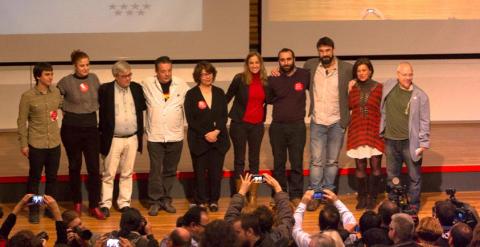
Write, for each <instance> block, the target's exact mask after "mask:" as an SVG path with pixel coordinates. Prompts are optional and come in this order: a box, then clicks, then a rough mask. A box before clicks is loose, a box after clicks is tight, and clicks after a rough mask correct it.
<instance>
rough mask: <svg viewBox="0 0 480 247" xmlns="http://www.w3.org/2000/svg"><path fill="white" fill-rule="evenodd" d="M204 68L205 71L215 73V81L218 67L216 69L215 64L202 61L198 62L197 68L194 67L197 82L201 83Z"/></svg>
mask: <svg viewBox="0 0 480 247" xmlns="http://www.w3.org/2000/svg"><path fill="white" fill-rule="evenodd" d="M202 70H205V72H207V73H209V74H213V81H215V77H216V76H217V69H215V67H214V66H213V64H211V63H209V62H207V61H201V62H199V63H197V65H195V68H194V69H193V80H194V81H195V82H196V83H197V84H200V82H201V80H200V77H201V76H202Z"/></svg>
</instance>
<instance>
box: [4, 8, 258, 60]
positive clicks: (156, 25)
mask: <svg viewBox="0 0 480 247" xmlns="http://www.w3.org/2000/svg"><path fill="white" fill-rule="evenodd" d="M248 20H249V2H248V1H247V0H241V1H223V0H174V1H172V0H83V1H73V0H48V1H38V0H15V1H11V0H0V62H33V61H68V60H69V59H68V57H69V54H70V52H71V51H72V50H73V49H82V50H85V51H86V52H87V53H88V54H89V55H90V57H91V58H92V60H97V61H98V60H117V59H120V58H121V59H127V60H152V59H155V58H156V57H158V56H159V55H169V56H171V57H172V58H174V59H232V58H243V57H244V56H245V54H246V53H248V49H249V40H248V36H249V35H248V34H249V27H248V23H249V21H248Z"/></svg>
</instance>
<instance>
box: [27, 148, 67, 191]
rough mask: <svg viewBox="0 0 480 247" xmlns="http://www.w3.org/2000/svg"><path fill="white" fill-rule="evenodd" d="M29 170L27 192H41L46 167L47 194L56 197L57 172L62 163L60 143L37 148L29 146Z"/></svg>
mask: <svg viewBox="0 0 480 247" xmlns="http://www.w3.org/2000/svg"><path fill="white" fill-rule="evenodd" d="M28 149H29V153H28V161H29V164H30V169H29V171H28V182H27V193H31V194H35V195H37V194H39V185H40V179H41V177H42V172H43V167H45V177H46V179H47V181H46V183H45V194H46V195H49V196H52V197H53V198H56V196H57V173H58V167H59V164H60V153H61V151H60V145H58V146H57V147H54V148H35V147H32V146H30V145H29V146H28Z"/></svg>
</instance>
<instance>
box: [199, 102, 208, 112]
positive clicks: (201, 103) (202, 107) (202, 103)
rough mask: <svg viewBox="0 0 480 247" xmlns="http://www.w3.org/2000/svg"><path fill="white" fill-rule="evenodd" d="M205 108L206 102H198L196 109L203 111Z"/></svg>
mask: <svg viewBox="0 0 480 247" xmlns="http://www.w3.org/2000/svg"><path fill="white" fill-rule="evenodd" d="M205 108H207V102H205V101H203V100H200V101H198V109H200V110H204V109H205Z"/></svg>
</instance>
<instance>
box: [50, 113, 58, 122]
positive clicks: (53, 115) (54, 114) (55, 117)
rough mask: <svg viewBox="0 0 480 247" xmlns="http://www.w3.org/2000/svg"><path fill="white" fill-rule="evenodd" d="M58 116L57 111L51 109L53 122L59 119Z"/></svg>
mask: <svg viewBox="0 0 480 247" xmlns="http://www.w3.org/2000/svg"><path fill="white" fill-rule="evenodd" d="M57 118H58V113H57V111H51V112H50V120H51V121H52V122H55V121H57Z"/></svg>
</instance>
